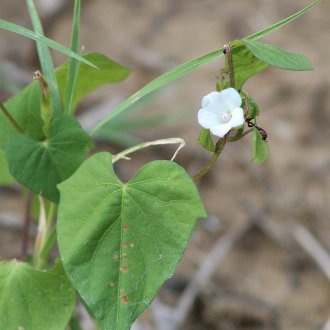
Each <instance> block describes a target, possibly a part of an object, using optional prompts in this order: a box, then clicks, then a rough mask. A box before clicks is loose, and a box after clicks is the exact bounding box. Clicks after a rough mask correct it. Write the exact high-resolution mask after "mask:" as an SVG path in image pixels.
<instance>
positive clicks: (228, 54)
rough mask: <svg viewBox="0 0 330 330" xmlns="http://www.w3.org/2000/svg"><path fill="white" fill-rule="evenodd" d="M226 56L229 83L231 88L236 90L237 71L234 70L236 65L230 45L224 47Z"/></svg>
mask: <svg viewBox="0 0 330 330" xmlns="http://www.w3.org/2000/svg"><path fill="white" fill-rule="evenodd" d="M224 49H225V50H224V54H225V56H226V60H227V64H228V70H229V72H228V74H229V83H230V87H232V88H235V85H236V83H235V70H234V63H233V55H232V52H231V48H230V45H225V46H224Z"/></svg>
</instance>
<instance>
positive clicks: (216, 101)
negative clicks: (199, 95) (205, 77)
mask: <svg viewBox="0 0 330 330" xmlns="http://www.w3.org/2000/svg"><path fill="white" fill-rule="evenodd" d="M202 108H203V109H205V110H207V111H210V112H214V113H217V114H218V113H219V112H220V111H227V109H228V106H227V104H226V103H225V102H224V99H223V98H222V97H221V93H219V92H211V93H209V94H207V95H206V96H204V97H203V99H202Z"/></svg>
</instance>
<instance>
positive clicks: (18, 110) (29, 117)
mask: <svg viewBox="0 0 330 330" xmlns="http://www.w3.org/2000/svg"><path fill="white" fill-rule="evenodd" d="M5 106H6V108H7V110H8V111H9V112H10V114H11V116H12V117H13V118H14V119H15V121H16V122H17V123H18V124H19V126H20V127H21V128H22V129H23V130H24V132H25V133H26V134H28V135H30V136H31V137H32V138H34V139H36V140H42V139H43V138H44V133H43V125H44V124H43V120H42V119H41V114H40V91H39V85H38V82H37V81H34V82H32V83H31V84H29V85H28V86H27V87H26V88H24V89H23V90H22V91H21V92H19V93H18V94H16V95H15V96H13V97H11V98H10V99H9V100H8V101H7V102H6V103H5ZM15 133H16V130H15V129H14V128H13V126H12V125H11V124H10V123H9V121H8V119H7V118H6V117H5V116H4V114H3V113H2V112H1V111H0V147H1V148H2V149H4V148H5V146H6V143H7V142H8V141H9V139H10V137H11V136H12V135H13V134H15Z"/></svg>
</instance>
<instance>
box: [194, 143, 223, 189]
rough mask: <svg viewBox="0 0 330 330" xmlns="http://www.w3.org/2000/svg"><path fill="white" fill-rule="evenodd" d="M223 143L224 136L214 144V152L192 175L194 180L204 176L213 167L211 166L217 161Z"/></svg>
mask: <svg viewBox="0 0 330 330" xmlns="http://www.w3.org/2000/svg"><path fill="white" fill-rule="evenodd" d="M225 144H226V139H225V138H222V139H220V140H219V141H218V142H217V144H216V146H215V152H214V153H213V156H212V158H211V159H210V160H209V161H208V162H207V163H206V164H205V165H204V166H203V167H202V168H201V169H200V170H199V171H198V172H197V173H196V174H195V175H194V176H193V181H194V182H197V181H199V180H200V179H201V178H202V177H203V176H205V175H206V174H207V173H208V172H209V171H210V170H211V169H212V168H213V166H214V165H215V163H216V162H217V160H218V158H219V156H220V154H221V152H222V150H223V148H224V146H225Z"/></svg>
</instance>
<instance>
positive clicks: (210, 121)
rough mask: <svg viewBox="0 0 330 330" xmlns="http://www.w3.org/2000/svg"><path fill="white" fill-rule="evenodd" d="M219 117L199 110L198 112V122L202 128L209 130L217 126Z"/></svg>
mask: <svg viewBox="0 0 330 330" xmlns="http://www.w3.org/2000/svg"><path fill="white" fill-rule="evenodd" d="M219 119H220V116H219V115H218V114H216V113H214V112H211V111H208V110H205V109H201V110H199V111H198V122H199V125H201V126H202V127H204V128H211V127H212V126H216V125H218V124H219V123H220V122H219Z"/></svg>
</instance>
